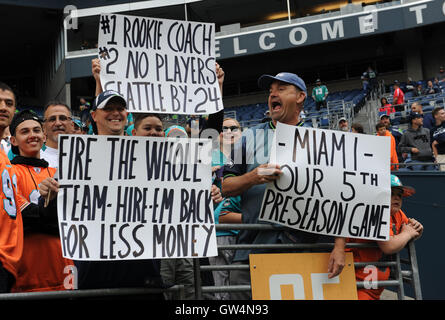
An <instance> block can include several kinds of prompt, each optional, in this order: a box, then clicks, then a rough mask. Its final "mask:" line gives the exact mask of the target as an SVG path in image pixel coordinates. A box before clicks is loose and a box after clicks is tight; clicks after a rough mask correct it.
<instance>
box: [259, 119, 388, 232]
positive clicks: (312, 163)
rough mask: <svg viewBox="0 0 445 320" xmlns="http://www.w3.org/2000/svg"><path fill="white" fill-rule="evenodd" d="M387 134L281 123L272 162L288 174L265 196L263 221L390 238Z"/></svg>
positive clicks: (262, 211) (295, 226)
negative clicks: (379, 135) (375, 134)
mask: <svg viewBox="0 0 445 320" xmlns="http://www.w3.org/2000/svg"><path fill="white" fill-rule="evenodd" d="M389 155H390V141H389V138H387V137H378V136H372V135H364V134H355V133H349V132H342V131H334V130H321V129H313V128H306V127H295V126H289V125H285V124H282V123H278V125H277V129H276V132H275V137H274V143H273V146H272V149H271V159H270V163H274V164H279V165H280V166H281V170H282V171H283V174H282V175H281V177H280V178H279V179H277V180H276V181H275V182H274V183H270V184H269V185H268V186H267V188H266V192H265V194H264V198H263V202H262V208H261V212H260V220H262V221H268V222H273V223H278V224H282V225H285V226H287V227H290V228H294V229H298V230H302V231H307V232H312V233H318V234H324V235H331V236H341V237H350V238H362V239H374V240H388V239H389V227H390V198H391V188H390V156H389Z"/></svg>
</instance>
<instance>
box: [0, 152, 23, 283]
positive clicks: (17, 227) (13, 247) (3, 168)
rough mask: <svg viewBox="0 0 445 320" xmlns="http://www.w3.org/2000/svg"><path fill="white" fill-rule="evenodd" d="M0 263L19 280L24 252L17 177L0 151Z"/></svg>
mask: <svg viewBox="0 0 445 320" xmlns="http://www.w3.org/2000/svg"><path fill="white" fill-rule="evenodd" d="M0 174H1V178H2V189H1V191H0V262H1V264H2V265H3V267H4V268H5V269H6V270H7V271H8V272H10V273H11V274H12V275H13V276H14V277H15V278H17V267H18V262H19V260H20V258H21V256H22V251H23V224H22V216H21V211H20V208H19V206H18V205H17V196H16V187H15V184H16V181H17V179H16V176H15V175H14V172H13V170H12V166H11V163H10V162H9V159H8V157H7V156H6V154H5V153H4V152H3V151H0Z"/></svg>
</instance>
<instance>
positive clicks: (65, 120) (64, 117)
mask: <svg viewBox="0 0 445 320" xmlns="http://www.w3.org/2000/svg"><path fill="white" fill-rule="evenodd" d="M57 119H59V121H60V122H67V121H71V120H73V118H71V117H67V116H64V115H61V116H51V117H49V118H48V119H44V120H43V122H49V123H54V122H56V121H57Z"/></svg>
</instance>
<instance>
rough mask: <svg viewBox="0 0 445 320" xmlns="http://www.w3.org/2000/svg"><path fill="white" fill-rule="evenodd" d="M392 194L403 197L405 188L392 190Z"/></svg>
mask: <svg viewBox="0 0 445 320" xmlns="http://www.w3.org/2000/svg"><path fill="white" fill-rule="evenodd" d="M391 196H396V197H400V198H402V196H403V190H398V189H397V190H391Z"/></svg>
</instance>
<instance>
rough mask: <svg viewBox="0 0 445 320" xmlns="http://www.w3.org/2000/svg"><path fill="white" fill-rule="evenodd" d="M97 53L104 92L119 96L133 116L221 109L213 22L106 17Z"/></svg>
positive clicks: (200, 112) (208, 111)
mask: <svg viewBox="0 0 445 320" xmlns="http://www.w3.org/2000/svg"><path fill="white" fill-rule="evenodd" d="M98 52H99V59H100V64H101V73H100V79H101V83H102V88H103V90H115V91H118V92H119V93H121V94H122V95H123V96H124V97H125V99H126V100H127V103H128V108H129V111H130V112H153V113H170V114H212V113H216V112H218V111H220V110H222V109H223V102H222V98H221V91H220V89H219V85H218V79H217V76H216V72H215V63H216V60H215V25H214V24H213V23H203V22H190V21H178V20H169V19H157V18H146V17H135V16H125V15H117V14H102V15H101V16H100V20H99V41H98Z"/></svg>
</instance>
